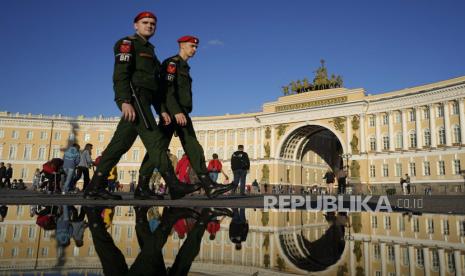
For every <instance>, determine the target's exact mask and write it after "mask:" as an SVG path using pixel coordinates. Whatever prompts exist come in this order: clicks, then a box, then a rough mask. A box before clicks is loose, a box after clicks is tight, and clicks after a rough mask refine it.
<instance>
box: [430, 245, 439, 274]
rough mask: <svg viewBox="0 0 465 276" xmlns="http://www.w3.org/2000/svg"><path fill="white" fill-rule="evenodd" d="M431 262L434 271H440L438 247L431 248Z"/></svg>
mask: <svg viewBox="0 0 465 276" xmlns="http://www.w3.org/2000/svg"><path fill="white" fill-rule="evenodd" d="M431 263H432V266H433V271H439V253H438V250H437V249H436V248H432V249H431Z"/></svg>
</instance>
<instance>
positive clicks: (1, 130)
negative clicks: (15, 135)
mask: <svg viewBox="0 0 465 276" xmlns="http://www.w3.org/2000/svg"><path fill="white" fill-rule="evenodd" d="M3 138H5V131H4V130H3V129H0V139H3Z"/></svg>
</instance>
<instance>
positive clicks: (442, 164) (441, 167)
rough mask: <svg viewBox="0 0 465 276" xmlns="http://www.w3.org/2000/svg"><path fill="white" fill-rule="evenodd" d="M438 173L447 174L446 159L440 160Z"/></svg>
mask: <svg viewBox="0 0 465 276" xmlns="http://www.w3.org/2000/svg"><path fill="white" fill-rule="evenodd" d="M438 174H439V175H445V174H446V164H445V162H444V160H439V161H438Z"/></svg>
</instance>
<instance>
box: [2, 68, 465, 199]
mask: <svg viewBox="0 0 465 276" xmlns="http://www.w3.org/2000/svg"><path fill="white" fill-rule="evenodd" d="M464 84H465V77H459V78H455V79H450V80H445V81H440V82H436V83H432V84H427V85H422V86H417V87H413V88H406V89H402V90H399V91H393V92H389V93H383V94H376V95H366V94H365V91H364V90H363V89H346V88H336V89H328V90H320V91H311V92H307V93H301V94H296V95H288V96H283V97H280V98H279V99H278V100H277V101H275V102H269V103H265V104H264V105H263V109H262V110H261V111H260V112H257V113H247V114H237V115H222V116H211V117H196V118H194V119H193V121H194V127H195V130H196V134H197V137H198V140H199V142H200V143H201V145H202V147H203V149H204V152H205V155H206V158H207V159H210V158H211V156H212V154H213V153H215V152H216V153H218V155H219V158H220V159H221V160H222V161H223V163H224V169H225V171H226V172H227V173H228V174H229V175H231V171H230V164H229V160H230V157H231V154H232V153H233V152H234V151H235V150H236V149H237V145H239V144H243V145H244V146H245V151H246V152H248V154H249V157H250V158H251V170H250V174H249V177H248V179H249V181H250V182H252V181H253V179H255V178H256V179H258V180H259V181H260V180H261V181H262V182H268V183H272V184H277V183H282V184H292V185H298V186H300V185H302V186H312V185H315V184H317V185H319V184H322V183H323V180H322V177H323V174H324V172H325V171H326V169H327V168H328V167H331V168H332V169H334V170H336V171H337V170H338V169H339V167H340V166H341V165H342V164H347V162H348V163H349V165H350V176H351V182H352V183H361V184H362V185H361V186H360V187H361V188H363V189H366V188H367V185H371V186H372V188H373V190H374V191H377V192H382V193H384V188H383V187H380V186H383V185H385V184H390V185H395V187H397V188H398V187H399V185H398V183H399V178H400V177H401V176H403V175H405V174H406V173H407V174H409V175H410V177H411V180H412V184H413V186H412V189H413V191H414V192H415V191H416V192H419V193H422V192H423V188H424V187H429V185H432V189H433V192H434V193H436V192H447V193H459V192H465V188H464V186H463V177H462V175H461V171H462V168H463V166H464V163H465V159H464V158H465V154H464V147H463V145H464V140H465V107H464V106H465V103H464V97H465V85H464ZM118 119H119V118H103V117H98V118H97V117H96V118H85V117H83V116H79V117H77V118H70V117H64V116H61V115H56V116H43V115H31V114H28V115H22V114H11V113H8V112H0V139H1V141H2V142H1V143H0V161H5V162H11V163H12V164H13V166H14V168H15V170H14V174H15V175H14V178H23V179H26V180H28V182H29V181H30V179H31V178H32V175H33V173H34V170H35V168H37V167H39V166H40V165H41V164H42V163H43V162H44V161H45V160H47V159H50V158H52V157H62V156H63V149H64V148H66V147H67V146H68V145H69V144H70V143H73V142H78V143H79V144H81V147H82V146H83V145H84V144H85V143H93V144H94V149H93V150H94V152H93V156H94V158H95V157H96V156H98V155H99V154H100V153H101V152H102V151H103V150H104V147H105V146H106V145H107V144H108V142H109V141H110V139H111V137H112V135H113V132H114V130H115V128H116V125H117V122H118ZM171 150H172V153H174V154H177V155H178V157H180V156H181V155H182V152H183V150H182V147H181V144H180V142H179V140H178V139H173V142H172V144H171ZM144 154H145V148H144V146H143V145H142V143H141V141H140V140H139V139H138V140H137V141H136V143H135V144H134V145H133V147H132V148H131V149H130V150H129V151H128V152H127V153H126V154H125V155H123V157H122V159H121V160H120V163H119V164H118V170H119V172H118V177H119V180H120V181H121V182H122V183H128V182H129V181H130V180H131V179H136V176H135V175H134V171H135V170H137V169H138V167H139V164H140V162H141V161H142V158H143V156H144ZM342 154H344V155H343V156H344V157H347V158H348V159H347V158H344V160H342V157H341V155H342ZM220 177H222V176H220ZM220 181H222V179H221V178H220ZM358 187H359V186H358V185H357V188H358Z"/></svg>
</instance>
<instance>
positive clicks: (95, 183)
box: [84, 173, 123, 200]
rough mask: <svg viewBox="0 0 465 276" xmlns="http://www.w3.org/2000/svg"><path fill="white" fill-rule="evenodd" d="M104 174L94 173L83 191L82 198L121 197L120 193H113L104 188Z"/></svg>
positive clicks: (114, 198)
mask: <svg viewBox="0 0 465 276" xmlns="http://www.w3.org/2000/svg"><path fill="white" fill-rule="evenodd" d="M105 178H106V177H105V176H103V175H98V173H95V174H94V176H93V177H92V180H91V181H90V183H89V185H88V186H87V188H86V190H85V191H84V198H87V199H113V200H121V199H123V198H122V197H121V196H120V195H114V194H112V193H110V192H109V191H107V190H106V189H105V186H106V184H105Z"/></svg>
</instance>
